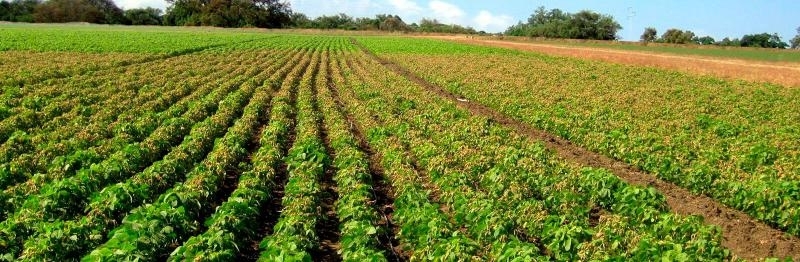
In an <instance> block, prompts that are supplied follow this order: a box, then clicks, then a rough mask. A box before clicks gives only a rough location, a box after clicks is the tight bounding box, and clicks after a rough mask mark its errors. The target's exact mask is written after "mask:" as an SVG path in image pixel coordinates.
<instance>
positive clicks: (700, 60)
mask: <svg viewBox="0 0 800 262" xmlns="http://www.w3.org/2000/svg"><path fill="white" fill-rule="evenodd" d="M425 37H426V38H435V39H444V40H450V41H456V42H459V43H467V44H474V45H481V46H492V47H503V48H510V49H516V50H523V51H534V52H541V53H546V54H551V55H558V56H569V57H575V58H581V59H591V60H599V61H606V62H612V63H619V64H626V65H636V66H648V67H657V68H664V69H674V70H679V71H683V72H686V73H690V74H700V75H709V76H715V77H721V78H725V79H734V80H747V81H754V82H769V83H774V84H779V85H785V86H790V87H800V64H790V63H768V62H753V61H746V60H737V59H727V58H711V57H698V56H680V55H667V54H657V53H649V52H640V51H626V50H611V49H604V48H592V47H578V46H559V45H548V44H535V43H521V42H510V41H502V40H485V39H474V38H466V37H460V36H425Z"/></svg>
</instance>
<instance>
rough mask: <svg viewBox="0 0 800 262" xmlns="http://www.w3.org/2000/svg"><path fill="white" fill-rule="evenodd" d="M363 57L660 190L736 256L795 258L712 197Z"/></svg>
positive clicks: (781, 242)
mask: <svg viewBox="0 0 800 262" xmlns="http://www.w3.org/2000/svg"><path fill="white" fill-rule="evenodd" d="M353 43H354V44H356V45H357V46H358V47H359V48H360V49H361V50H362V51H364V52H365V53H366V54H367V55H368V56H370V57H372V58H373V59H375V60H377V61H378V62H379V63H380V64H382V65H384V66H385V67H386V68H388V69H389V70H391V71H393V72H395V73H397V74H400V75H402V76H404V77H406V78H407V79H409V80H410V81H412V82H414V83H416V84H418V85H420V86H422V87H423V88H425V89H427V90H429V91H431V92H433V93H436V94H437V95H439V96H441V97H444V98H447V99H449V100H451V101H453V102H455V103H456V104H457V105H458V106H459V107H461V108H464V109H466V110H469V111H470V112H471V113H472V114H476V115H482V116H485V117H488V118H491V119H494V120H495V121H497V122H498V123H500V124H502V125H503V126H506V127H508V128H511V129H512V130H514V131H516V132H518V133H520V134H523V135H526V136H527V137H529V138H531V139H533V140H538V141H542V142H544V143H545V145H546V146H547V147H548V148H549V149H550V150H553V151H555V152H556V153H557V154H558V155H559V156H560V157H562V158H564V159H568V160H570V161H573V162H575V163H578V164H581V165H584V166H590V167H596V168H605V169H608V170H610V171H612V172H613V173H614V174H616V175H617V176H619V177H620V178H622V179H623V180H625V181H626V182H628V183H630V184H633V185H638V186H650V187H653V188H655V189H657V190H658V191H660V192H661V193H662V194H664V196H666V198H667V204H668V205H669V207H670V209H671V210H672V211H673V212H675V213H677V214H680V215H698V216H703V217H704V218H705V221H706V223H708V224H711V225H716V226H719V227H720V228H721V229H722V234H723V237H724V240H723V243H722V244H723V245H724V246H725V247H726V248H728V249H730V250H731V252H733V254H734V255H735V256H736V257H739V258H744V259H748V260H753V259H763V258H766V257H779V258H786V257H789V258H792V259H793V260H800V239H798V238H797V237H794V236H791V235H788V234H786V233H784V232H782V231H780V230H777V229H774V228H772V227H770V226H768V225H766V224H764V223H761V222H759V221H757V220H755V219H753V218H752V217H750V216H749V215H747V214H745V213H744V212H741V211H738V210H735V209H732V208H729V207H727V206H725V205H723V204H720V203H719V202H717V201H715V200H714V199H712V198H710V197H707V196H702V195H695V194H692V193H691V192H689V191H688V190H686V189H684V188H681V187H679V186H676V185H675V184H672V183H669V182H666V181H663V180H661V179H658V178H657V177H655V176H654V175H651V174H648V173H645V172H643V171H641V170H638V169H636V168H634V167H632V166H630V165H628V164H626V163H624V162H621V161H617V160H614V159H612V158H609V157H606V156H604V155H601V154H598V153H595V152H591V151H589V150H586V149H584V148H582V147H580V146H578V145H575V144H573V143H571V142H569V141H567V140H565V139H562V138H560V137H558V136H556V135H553V134H550V133H547V132H545V131H543V130H538V129H535V128H533V127H531V126H530V125H528V124H525V123H523V122H521V121H518V120H516V119H513V118H511V117H509V116H506V115H504V114H502V113H499V112H497V111H495V110H493V109H491V108H489V107H486V106H484V105H482V104H479V103H476V102H471V101H468V100H467V99H464V98H460V97H457V96H455V95H453V94H452V93H450V92H448V91H446V90H445V89H443V88H441V87H439V86H436V85H434V84H432V83H430V82H428V81H426V80H425V79H422V78H421V77H419V76H417V75H415V74H414V73H412V72H410V71H408V70H407V69H405V68H403V67H402V66H400V65H397V64H395V63H394V62H392V61H390V60H387V59H384V58H381V57H379V56H377V55H375V54H374V53H372V52H371V51H369V50H368V49H366V47H364V46H363V45H361V44H360V43H358V42H356V41H355V40H353Z"/></svg>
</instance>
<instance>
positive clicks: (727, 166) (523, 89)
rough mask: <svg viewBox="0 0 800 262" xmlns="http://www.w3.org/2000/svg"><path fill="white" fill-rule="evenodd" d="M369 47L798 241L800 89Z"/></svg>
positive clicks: (538, 59)
mask: <svg viewBox="0 0 800 262" xmlns="http://www.w3.org/2000/svg"><path fill="white" fill-rule="evenodd" d="M363 41H364V43H365V44H366V45H368V46H370V47H371V48H373V47H374V48H376V49H378V50H390V51H387V52H393V53H392V54H387V55H386V57H388V58H390V59H392V60H394V61H397V62H399V63H400V64H401V65H402V66H404V67H407V68H409V69H410V70H411V71H412V72H414V73H416V74H419V75H420V76H422V77H424V78H425V79H427V80H429V81H431V82H433V83H435V84H437V85H439V86H441V87H444V88H446V89H447V90H448V91H450V92H452V93H454V94H457V95H459V96H463V97H465V98H466V99H469V100H472V101H477V102H479V103H482V104H484V105H487V106H489V107H491V108H493V109H495V110H497V111H499V112H502V113H504V114H507V115H509V116H511V117H514V118H516V119H519V120H521V121H523V122H525V123H528V124H530V125H531V126H533V127H536V128H540V129H543V130H546V131H548V132H551V133H553V134H556V135H558V136H560V137H562V138H565V139H567V140H570V141H571V142H574V143H576V144H578V145H581V146H583V147H586V148H587V149H589V150H592V151H595V152H599V153H603V154H605V155H608V156H610V157H613V158H616V159H619V160H622V161H625V162H627V163H629V164H631V165H633V166H635V167H637V168H640V169H642V170H645V171H647V172H649V173H652V174H653V175H655V176H658V177H659V178H661V179H664V180H667V181H670V182H672V183H675V184H677V185H679V186H681V187H684V188H687V189H689V190H691V191H693V192H694V193H697V194H704V195H708V196H711V197H713V198H715V199H716V200H718V201H720V202H721V203H723V204H725V205H728V206H730V207H733V208H736V209H739V210H741V211H744V212H746V213H748V214H749V215H751V216H752V217H754V218H756V219H759V220H761V221H763V222H765V223H767V224H770V225H772V226H774V227H776V228H780V229H782V230H785V231H786V232H788V233H790V234H793V235H798V234H800V222H798V221H800V194H798V192H800V177H798V174H800V172H798V171H799V170H800V154H798V153H797V152H798V149H800V143H798V141H800V140H799V139H797V138H798V137H797V135H796V134H797V132H796V130H797V129H798V123H800V122H799V121H798V118H797V115H796V114H794V113H795V112H797V108H796V103H793V102H792V101H796V100H797V99H798V98H800V91H798V89H793V88H786V87H782V86H775V85H770V84H759V83H751V82H744V81H723V80H720V79H715V78H711V77H698V76H692V75H687V74H683V73H678V72H674V71H668V70H661V69H651V68H643V67H629V66H621V65H612V64H606V63H600V62H588V61H582V60H578V59H570V58H556V57H548V56H544V55H538V54H531V53H524V52H515V51H504V50H502V49H491V50H493V51H492V52H485V53H482V54H442V53H440V52H438V50H440V49H447V48H450V47H453V48H455V47H458V48H464V49H474V50H484V49H487V48H483V47H481V48H478V47H475V48H472V47H465V46H462V45H459V44H454V43H446V42H433V41H430V43H429V44H430V46H434V47H432V48H431V51H430V52H429V53H430V54H427V53H428V52H427V51H426V50H424V49H419V50H416V51H414V52H407V51H403V50H404V49H403V47H400V46H397V43H391V42H389V41H377V40H376V41H373V40H371V39H366V38H365V39H363ZM489 49H490V48H489ZM391 50H394V51H391ZM465 63H469V64H471V66H468V67H460V66H453V65H457V64H465Z"/></svg>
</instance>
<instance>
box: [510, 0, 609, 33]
mask: <svg viewBox="0 0 800 262" xmlns="http://www.w3.org/2000/svg"><path fill="white" fill-rule="evenodd" d="M620 29H622V26H620V25H619V23H617V22H616V21H615V20H614V18H613V17H611V16H609V15H603V14H599V13H595V12H592V11H588V10H584V11H580V12H578V13H575V14H570V13H567V12H564V11H561V10H560V9H551V10H550V11H547V10H546V9H545V8H544V7H543V6H540V7H538V8H537V9H536V10H535V11H534V12H533V14H531V16H530V17H529V18H528V21H527V23H522V22H520V23H518V24H517V25H513V26H511V27H509V28H508V29H507V30H506V32H505V34H507V35H515V36H528V37H549V38H574V39H597V40H615V39H617V38H618V37H617V32H618V31H619V30H620Z"/></svg>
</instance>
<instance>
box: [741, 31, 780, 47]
mask: <svg viewBox="0 0 800 262" xmlns="http://www.w3.org/2000/svg"><path fill="white" fill-rule="evenodd" d="M741 46H744V47H763V48H786V47H788V46H789V44H787V43H786V42H783V41H781V37H780V36H779V35H778V34H777V33H775V34H769V33H761V34H752V35H744V36H742V42H741Z"/></svg>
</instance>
